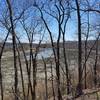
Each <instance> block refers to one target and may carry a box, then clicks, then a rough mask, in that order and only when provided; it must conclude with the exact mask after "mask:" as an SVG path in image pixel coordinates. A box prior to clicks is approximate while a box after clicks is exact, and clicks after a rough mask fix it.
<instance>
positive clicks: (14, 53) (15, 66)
mask: <svg viewBox="0 0 100 100" xmlns="http://www.w3.org/2000/svg"><path fill="white" fill-rule="evenodd" d="M6 2H7V5H8V10H9V17H10V24H11V33H12V42H13V55H14V70H15V83H14V87H15V89H14V91H15V94H16V95H18V88H17V87H18V73H17V64H16V38H15V30H14V24H13V12H12V6H11V2H10V0H6ZM16 95H15V100H18V97H17V96H16Z"/></svg>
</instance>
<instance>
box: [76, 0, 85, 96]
mask: <svg viewBox="0 0 100 100" xmlns="http://www.w3.org/2000/svg"><path fill="white" fill-rule="evenodd" d="M75 2H76V7H77V20H78V85H77V96H79V95H82V94H83V92H82V40H81V16H80V5H79V1H78V0H75Z"/></svg>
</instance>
